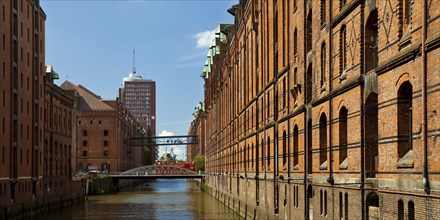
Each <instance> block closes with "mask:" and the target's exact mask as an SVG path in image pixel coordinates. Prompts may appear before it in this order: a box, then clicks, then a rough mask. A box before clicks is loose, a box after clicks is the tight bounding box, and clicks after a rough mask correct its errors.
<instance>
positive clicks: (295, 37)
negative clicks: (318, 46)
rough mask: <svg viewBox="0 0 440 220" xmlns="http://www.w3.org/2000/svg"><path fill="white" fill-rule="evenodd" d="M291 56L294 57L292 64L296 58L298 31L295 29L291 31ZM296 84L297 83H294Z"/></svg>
mask: <svg viewBox="0 0 440 220" xmlns="http://www.w3.org/2000/svg"><path fill="white" fill-rule="evenodd" d="M293 56H294V62H296V57H297V56H298V31H297V29H296V28H295V30H294V31H293ZM295 83H297V81H295Z"/></svg>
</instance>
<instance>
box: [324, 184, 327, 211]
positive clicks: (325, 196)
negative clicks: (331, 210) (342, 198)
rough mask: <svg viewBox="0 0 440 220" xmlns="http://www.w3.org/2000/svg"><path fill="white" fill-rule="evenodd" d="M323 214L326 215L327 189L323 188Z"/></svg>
mask: <svg viewBox="0 0 440 220" xmlns="http://www.w3.org/2000/svg"><path fill="white" fill-rule="evenodd" d="M324 216H327V190H324Z"/></svg>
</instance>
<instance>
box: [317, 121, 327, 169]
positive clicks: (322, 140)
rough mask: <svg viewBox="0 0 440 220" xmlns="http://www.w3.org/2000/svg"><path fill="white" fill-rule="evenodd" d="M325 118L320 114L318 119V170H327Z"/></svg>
mask: <svg viewBox="0 0 440 220" xmlns="http://www.w3.org/2000/svg"><path fill="white" fill-rule="evenodd" d="M326 162H327V117H326V115H325V114H322V115H321V117H320V119H319V164H320V169H327V163H326Z"/></svg>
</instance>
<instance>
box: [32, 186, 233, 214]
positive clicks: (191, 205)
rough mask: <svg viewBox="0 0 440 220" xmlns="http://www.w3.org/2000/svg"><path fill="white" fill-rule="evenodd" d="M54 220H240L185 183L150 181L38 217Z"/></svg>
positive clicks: (209, 196) (225, 208)
mask: <svg viewBox="0 0 440 220" xmlns="http://www.w3.org/2000/svg"><path fill="white" fill-rule="evenodd" d="M34 219H37V220H40V219H41V220H43V219H44V220H52V219H53V220H54V219H57V220H59V219H62V220H68V219H107V220H110V219H158V220H159V219H179V220H185V219H222V220H223V219H241V218H240V216H239V215H237V214H236V213H234V212H233V211H232V210H230V209H229V208H228V207H226V206H225V205H223V204H222V203H221V202H219V201H218V200H216V199H215V198H214V197H212V196H211V195H209V194H208V193H206V192H203V191H201V190H200V188H199V187H197V186H195V185H194V184H193V183H191V182H189V181H187V180H179V179H176V180H174V179H162V180H160V179H159V180H153V181H150V182H148V183H145V184H142V185H138V186H136V187H131V188H126V189H124V190H121V192H119V193H117V194H113V195H105V196H90V197H89V198H88V200H87V201H85V202H84V203H82V204H77V205H73V206H68V207H64V208H63V209H60V210H55V211H52V212H50V213H46V214H44V215H40V216H38V217H34Z"/></svg>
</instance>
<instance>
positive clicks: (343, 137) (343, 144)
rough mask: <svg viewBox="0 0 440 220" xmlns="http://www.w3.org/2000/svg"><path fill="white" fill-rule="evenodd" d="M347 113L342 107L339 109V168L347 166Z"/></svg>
mask: <svg viewBox="0 0 440 220" xmlns="http://www.w3.org/2000/svg"><path fill="white" fill-rule="evenodd" d="M347 114H348V111H347V109H346V108H345V107H342V108H341V110H340V111H339V168H340V169H341V168H347V162H348V161H346V159H347Z"/></svg>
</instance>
